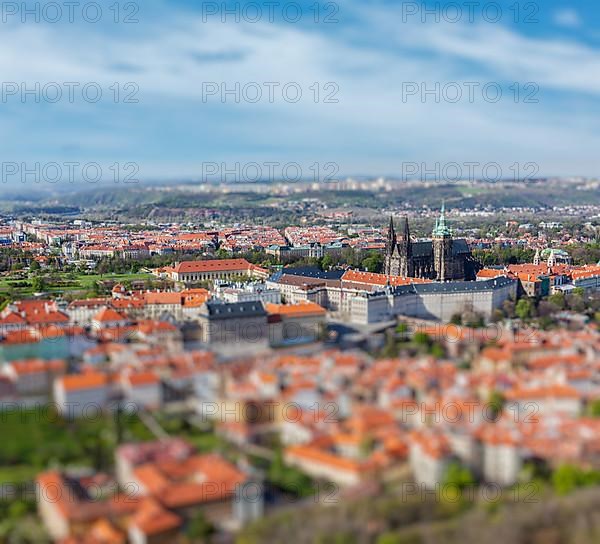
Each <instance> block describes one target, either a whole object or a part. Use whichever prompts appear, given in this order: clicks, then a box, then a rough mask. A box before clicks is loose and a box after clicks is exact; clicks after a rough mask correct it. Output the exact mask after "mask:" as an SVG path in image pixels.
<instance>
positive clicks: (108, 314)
mask: <svg viewBox="0 0 600 544" xmlns="http://www.w3.org/2000/svg"><path fill="white" fill-rule="evenodd" d="M93 321H98V322H99V323H107V322H111V321H127V319H126V318H125V317H124V316H122V315H121V314H120V313H119V312H117V311H115V310H113V309H112V308H109V307H106V308H102V310H100V311H99V312H98V313H97V314H96V315H95V316H94V317H93Z"/></svg>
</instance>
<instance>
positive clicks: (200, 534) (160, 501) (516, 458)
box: [0, 201, 600, 544]
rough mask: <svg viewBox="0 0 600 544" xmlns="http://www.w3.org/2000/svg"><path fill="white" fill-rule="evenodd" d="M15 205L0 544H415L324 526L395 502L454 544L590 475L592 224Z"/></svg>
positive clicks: (593, 463)
mask: <svg viewBox="0 0 600 544" xmlns="http://www.w3.org/2000/svg"><path fill="white" fill-rule="evenodd" d="M29 213H30V212H27V213H25V214H23V216H18V217H17V216H15V215H14V214H11V215H6V216H4V218H3V219H2V221H1V222H0V273H1V275H0V300H1V307H0V308H1V309H0V361H1V366H0V407H1V410H0V428H1V429H3V433H2V434H3V435H4V436H7V437H10V443H9V444H8V445H7V447H3V448H0V491H2V493H1V495H0V519H1V520H2V521H1V522H0V535H2V536H1V538H3V537H4V535H8V536H7V538H10V537H11V535H12V537H14V538H17V536H14V535H21V534H26V535H28V536H27V538H30V539H32V540H29V541H35V542H52V541H54V542H62V543H86V544H88V543H121V542H135V543H154V542H240V543H247V542H267V541H268V542H279V541H281V535H282V534H285V530H288V529H289V526H295V525H297V530H298V531H299V533H300V532H301V533H303V534H304V533H306V538H305V539H304V540H302V542H304V541H306V542H314V541H317V540H315V539H317V538H318V531H325V532H327V534H330V535H334V537H335V535H336V534H337V538H338V540H335V542H338V541H339V542H354V541H356V542H375V543H377V544H380V543H386V544H387V543H395V542H408V541H409V540H405V538H409V536H410V535H416V536H414V538H415V539H417V540H410V541H411V542H413V541H414V542H421V541H423V542H425V540H424V536H423V534H421V532H420V531H424V529H423V528H420V525H419V522H420V521H422V520H424V519H426V514H425V513H423V512H422V513H412V514H411V515H410V516H409V515H408V513H407V514H406V516H407V517H406V519H405V521H399V519H401V518H402V517H403V515H399V517H398V519H396V518H395V517H394V516H384V515H383V513H381V514H372V517H371V518H369V519H370V521H371V522H372V523H371V524H369V523H366V522H364V520H363V522H364V523H362V524H361V523H359V522H360V521H361V517H360V515H358V517H357V519H356V527H355V531H354V532H355V533H356V535H358V536H357V537H356V540H346V536H347V534H348V533H346V532H344V531H348V526H347V525H344V527H343V528H342V527H336V526H331V519H332V518H331V517H330V514H331V515H333V513H336V514H335V515H338V514H339V515H341V513H340V512H342V509H344V508H351V507H352V505H355V506H356V505H359V504H363V502H361V501H365V500H368V501H372V503H373V504H375V505H380V506H381V508H382V512H383V510H384V509H385V506H384V505H385V504H388V505H389V504H394V502H393V501H397V500H399V499H398V497H402V500H400V502H399V503H398V504H397V506H396V507H397V508H398V509H399V511H406V512H408V510H407V509H408V508H409V504H411V501H412V500H415V501H418V502H419V503H420V504H422V505H428V504H429V505H430V507H431V509H432V510H431V512H430V515H433V516H437V518H436V519H438V521H439V523H440V528H439V530H440V532H441V533H440V534H442V535H444V534H447V535H450V532H451V529H450V525H448V524H449V523H451V520H452V519H460V517H461V516H466V515H469V512H472V511H475V510H477V509H478V508H480V507H481V505H482V504H485V503H489V502H491V501H492V499H489V496H490V494H491V493H494V497H495V498H494V499H493V503H494V505H495V508H498V509H500V510H501V511H507V512H510V509H511V508H512V507H513V506H514V504H515V503H517V505H518V506H519V505H522V506H526V505H527V501H528V500H529V499H532V498H533V500H534V501H539V500H541V499H542V497H547V496H553V497H554V496H555V497H567V498H568V497H571V496H574V495H573V494H577V493H579V492H581V490H580V488H582V487H586V486H588V485H589V484H590V483H592V482H599V481H600V464H599V462H598V460H599V459H600V444H599V443H598V439H597V436H598V432H600V364H599V363H600V331H599V329H598V327H599V326H600V262H599V261H600V245H599V244H598V229H599V228H600V227H599V226H598V221H595V222H594V221H593V220H590V221H589V222H587V223H586V224H585V225H582V226H577V228H573V227H572V226H571V225H570V224H567V223H565V222H563V221H559V220H554V219H552V220H550V219H547V218H545V217H543V218H538V217H531V218H530V219H529V220H528V221H519V220H514V219H507V220H506V221H504V223H502V224H497V225H496V226H494V229H495V231H494V232H491V231H486V230H485V229H484V228H483V227H481V228H478V227H474V226H465V225H464V224H463V223H462V220H461V217H462V216H461V212H460V210H458V209H456V208H453V207H452V206H451V205H448V204H446V203H443V202H441V201H440V203H439V205H438V207H437V209H436V210H435V213H433V214H432V217H431V221H429V219H428V220H427V221H426V222H425V223H424V222H422V221H420V218H419V217H418V216H415V215H414V214H410V218H409V217H408V215H409V214H404V213H401V212H400V213H398V212H396V213H391V214H390V216H388V217H381V218H380V221H379V222H378V224H376V225H369V224H361V223H360V222H346V221H345V219H347V218H348V216H347V215H345V216H344V215H340V216H339V217H337V218H336V221H334V222H330V223H327V222H325V224H303V225H301V226H298V225H290V226H284V227H281V228H280V227H276V226H267V225H260V226H257V225H252V224H251V223H249V222H248V223H235V224H229V225H225V224H218V222H214V221H213V222H211V225H206V224H203V225H200V224H191V223H189V222H168V223H162V222H154V221H150V220H147V221H144V222H119V221H116V220H110V221H109V220H97V219H85V218H78V219H72V218H65V217H62V218H61V217H57V216H55V217H52V218H48V217H46V218H39V217H38V218H36V217H29V216H28V215H29ZM431 223H433V224H431ZM457 497H458V498H457ZM457 500H458V501H459V504H460V508H458V507H452V508H455V509H454V510H452V512H450V510H449V509H450V507H451V505H453V504H455V503H456V501H457ZM565 500H566V499H565ZM386 501H387V502H386ZM396 507H395V508H396ZM314 509H316V510H314ZM403 509H404V510H403ZM503 509H504V510H503ZM308 511H310V512H312V514H311V515H312V516H314V518H313V519H314V524H313V525H312V526H311V527H304V526H303V522H302V520H303V519H304V520H305V519H306V515H308V514H307V512H308ZM490 512H491V510H490ZM328 513H329V514H328ZM486 515H487V514H486ZM490 515H491V514H490ZM378 516H379V517H378ZM304 523H305V522H304ZM351 526H352V527H354V525H352V524H351ZM286 527H287V528H288V529H286ZM453 530H455V529H453ZM2 531H3V532H2ZM311 531H312V532H311ZM336 531H338V532H337V533H336ZM409 533H410V534H409ZM460 534H461V533H460V531H459V532H458V533H456V532H455V533H452V535H454V536H453V537H452V538H456V539H458V540H457V541H459V540H460V538H461V537H460ZM344 535H346V536H344ZM407 535H409V536H407ZM1 538H0V541H1ZM348 538H350V537H348ZM448 538H450V536H448ZM8 541H12V540H8ZM298 541H299V542H300V540H298Z"/></svg>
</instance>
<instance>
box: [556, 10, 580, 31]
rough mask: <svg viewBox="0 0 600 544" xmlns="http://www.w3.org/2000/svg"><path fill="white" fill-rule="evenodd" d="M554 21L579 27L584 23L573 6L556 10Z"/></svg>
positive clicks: (562, 24)
mask: <svg viewBox="0 0 600 544" xmlns="http://www.w3.org/2000/svg"><path fill="white" fill-rule="evenodd" d="M554 22H555V23H556V24H557V25H559V26H564V27H567V28H578V27H580V26H581V24H582V21H581V17H580V16H579V13H578V12H577V10H574V9H572V8H563V9H559V10H557V11H555V12H554Z"/></svg>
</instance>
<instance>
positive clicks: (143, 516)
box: [131, 499, 182, 535]
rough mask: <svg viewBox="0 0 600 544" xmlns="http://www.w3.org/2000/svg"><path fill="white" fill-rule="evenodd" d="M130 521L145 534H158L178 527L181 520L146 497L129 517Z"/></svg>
mask: <svg viewBox="0 0 600 544" xmlns="http://www.w3.org/2000/svg"><path fill="white" fill-rule="evenodd" d="M131 523H132V525H135V526H136V527H137V528H138V529H139V530H140V531H141V532H142V533H144V534H145V535H158V534H160V533H166V532H168V531H173V530H175V529H178V528H179V527H180V526H181V524H182V520H181V518H180V517H179V516H177V515H176V514H173V513H172V512H169V511H168V510H165V509H164V508H163V507H162V506H160V504H159V503H158V502H157V501H155V500H154V499H146V500H145V501H144V502H143V503H142V504H141V506H140V508H139V509H138V511H137V512H136V513H135V515H134V516H133V517H132V518H131Z"/></svg>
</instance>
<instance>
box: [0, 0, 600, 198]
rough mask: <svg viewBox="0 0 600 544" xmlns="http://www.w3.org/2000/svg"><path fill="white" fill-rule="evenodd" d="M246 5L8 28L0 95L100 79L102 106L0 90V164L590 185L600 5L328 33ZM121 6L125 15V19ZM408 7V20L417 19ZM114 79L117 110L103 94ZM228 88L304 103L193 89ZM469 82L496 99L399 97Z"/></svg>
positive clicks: (387, 10)
mask: <svg viewBox="0 0 600 544" xmlns="http://www.w3.org/2000/svg"><path fill="white" fill-rule="evenodd" d="M256 3H258V4H259V5H261V6H262V7H263V8H264V12H263V17H262V19H261V20H259V21H258V22H255V23H251V22H248V21H246V20H243V19H242V21H240V22H239V23H236V22H235V21H234V20H233V16H231V15H230V16H228V21H227V22H225V23H223V22H221V20H220V16H219V14H216V15H206V14H205V16H204V17H203V13H202V3H201V2H199V1H184V0H169V1H168V2H166V1H162V0H143V3H141V4H140V6H139V12H138V13H137V14H136V15H135V17H136V18H137V19H139V22H138V23H132V24H124V23H114V21H113V15H114V14H113V13H112V12H111V11H110V10H109V6H110V5H113V4H114V1H113V0H110V1H105V2H100V4H101V5H102V6H103V8H104V11H103V16H102V18H101V20H100V21H99V22H98V23H95V24H92V23H89V22H86V21H84V20H82V18H81V16H80V14H79V13H76V16H75V19H76V20H75V22H73V23H69V22H67V21H66V20H65V19H66V17H63V20H61V21H60V22H58V23H54V24H53V23H49V22H47V21H46V22H44V21H42V22H40V23H35V22H32V21H30V20H29V21H26V22H25V23H23V22H21V21H20V20H19V17H18V16H7V17H6V22H0V27H1V28H0V73H1V74H2V81H3V82H4V86H5V89H6V84H7V82H15V83H18V84H21V83H26V84H27V85H28V86H30V87H32V86H34V84H35V83H36V82H39V83H40V85H41V86H43V85H45V84H46V83H49V82H56V83H58V84H59V85H60V86H62V87H63V90H64V86H63V83H64V82H78V83H80V84H81V85H83V84H85V83H88V82H95V83H96V84H97V85H98V86H99V87H100V88H101V89H102V90H103V98H102V99H101V100H100V101H99V102H97V103H88V102H86V101H85V100H83V99H82V98H81V95H80V93H78V92H76V93H75V101H74V102H73V103H70V102H69V101H68V100H67V99H66V98H65V96H64V95H63V99H61V100H59V101H58V102H56V103H50V102H48V101H47V100H45V99H44V97H43V96H42V97H41V100H40V102H39V103H33V102H32V101H31V99H29V100H28V101H27V102H26V103H22V101H21V96H20V94H17V95H16V96H14V95H9V96H5V97H4V98H3V100H2V103H0V124H1V125H0V126H1V127H2V130H1V131H0V157H1V160H2V162H21V161H25V162H26V163H27V164H32V163H34V162H42V163H43V162H49V161H56V162H59V163H61V162H67V161H76V162H82V163H84V162H89V161H95V162H98V163H101V164H105V165H107V164H112V163H114V162H119V163H125V162H135V163H137V164H139V168H140V172H139V178H140V179H151V178H165V179H174V180H176V179H179V178H182V177H186V178H189V177H195V178H197V177H199V176H200V174H201V168H202V167H201V165H202V163H203V162H204V163H205V162H218V163H221V162H224V163H226V164H228V165H233V164H234V163H236V162H239V163H246V162H257V163H259V164H263V163H265V162H269V161H273V162H280V163H287V162H297V163H300V164H301V165H306V167H307V166H308V165H310V164H313V163H315V162H318V163H320V164H322V163H325V162H335V163H337V164H338V165H339V171H340V173H342V174H348V175H351V174H363V175H394V174H399V173H400V172H401V171H402V166H403V164H405V163H409V162H411V163H412V162H416V163H418V164H420V165H426V167H428V168H433V167H434V165H435V164H445V163H449V162H454V163H458V164H460V165H464V164H465V163H469V162H476V163H480V164H487V163H491V162H495V163H498V164H500V165H502V168H503V169H504V171H505V172H508V170H509V165H511V164H514V163H519V164H522V165H523V164H526V163H535V164H537V165H539V173H540V174H543V175H590V176H594V175H598V174H599V173H600V158H599V156H600V153H598V150H599V149H600V131H599V129H598V127H600V107H599V104H600V102H599V100H598V99H599V97H600V30H598V28H600V25H599V24H598V23H599V18H600V6H599V5H598V4H597V3H594V2H589V1H580V2H562V1H556V0H543V2H542V1H541V0H540V1H539V2H528V1H526V0H525V1H522V2H520V3H515V1H514V0H511V1H508V2H497V3H493V2H484V1H482V2H480V3H479V5H480V6H481V8H480V7H474V8H473V9H474V12H473V13H474V16H475V19H474V21H473V22H470V21H469V20H468V18H469V13H468V7H466V4H464V3H462V2H460V1H459V2H455V3H454V4H458V5H459V6H461V8H462V9H463V13H462V16H461V17H459V18H458V20H457V21H456V22H451V21H449V20H447V19H448V17H458V15H457V13H456V12H453V11H452V10H451V9H450V7H449V6H448V5H449V4H451V3H449V2H428V4H429V5H430V7H431V8H432V9H434V8H435V6H436V5H437V6H438V7H440V8H442V9H446V10H449V11H447V12H446V14H447V15H448V17H447V18H445V17H443V16H440V20H439V21H436V20H435V15H432V14H428V15H426V16H425V17H426V20H425V21H424V22H423V20H422V19H421V17H422V15H423V13H422V11H421V10H422V7H423V3H422V2H414V3H412V4H413V6H412V7H411V8H410V9H408V6H407V5H406V3H405V5H404V8H403V7H402V3H401V2H399V1H393V2H392V1H390V2H387V1H382V0H378V1H375V0H352V1H342V2H339V4H338V8H339V9H338V10H337V13H336V14H335V15H334V16H333V18H335V19H337V21H338V22H334V23H324V22H320V23H315V21H314V12H313V11H312V10H311V6H313V5H314V1H304V2H298V4H300V5H301V7H302V9H303V13H302V17H301V19H300V21H299V22H296V23H292V22H288V21H286V20H284V18H283V17H282V15H281V11H280V9H278V7H275V8H274V12H275V14H276V17H275V20H274V21H273V22H271V21H269V20H268V18H267V15H266V11H267V9H268V8H266V7H265V3H264V2H261V1H259V2H256ZM82 4H84V2H82ZM126 4H127V2H121V3H120V15H121V17H122V16H124V15H126V14H127V13H130V12H131V10H130V8H129V7H127V8H126V7H125V5H126ZM214 4H215V5H217V7H219V5H220V4H221V2H217V3H214ZM234 4H235V2H230V5H232V6H233V5H234ZM239 4H241V5H245V4H248V2H240V3H239ZM287 4H289V2H288V3H287ZM489 4H495V5H500V6H501V8H502V15H501V17H500V20H499V21H498V22H491V21H489V20H486V18H485V17H484V16H483V12H482V9H483V6H486V9H488V10H489V11H487V12H486V14H487V16H488V19H489V18H494V17H495V16H496V14H497V12H495V11H494V7H493V6H488V5H489ZM280 5H282V6H283V5H286V2H285V0H280ZM515 5H518V6H519V8H518V10H516V8H515ZM415 6H416V8H418V10H419V12H418V13H417V14H411V9H413V8H414V7H415ZM511 6H513V7H512V9H511ZM206 9H207V8H206V4H205V10H206ZM248 9H250V8H248ZM321 9H322V11H320V13H321V16H324V15H327V14H328V13H329V14H331V12H332V8H331V6H328V5H327V2H321ZM403 9H404V15H403ZM248 13H251V12H248ZM290 13H291V12H290ZM517 15H518V17H517ZM515 18H518V21H516V20H515ZM115 82H116V83H118V84H119V87H121V95H120V98H121V101H120V103H114V100H113V99H112V94H111V92H112V91H111V90H110V89H109V88H110V86H111V85H113V84H114V83H115ZM236 82H238V83H239V84H240V85H241V86H244V85H246V84H248V83H250V82H255V83H257V84H258V85H259V86H260V87H261V88H262V90H263V93H266V87H264V85H263V84H264V82H275V83H279V84H280V86H279V88H281V86H282V85H284V84H286V83H293V84H294V85H295V86H296V87H299V88H300V89H301V90H302V93H303V96H302V99H301V100H300V101H298V102H297V103H291V102H289V101H286V100H284V99H283V97H282V95H281V93H280V92H278V91H277V90H276V91H275V95H274V97H275V98H274V101H273V103H271V102H269V101H268V100H267V99H266V98H264V99H262V100H260V101H258V102H256V103H249V102H244V101H243V100H242V102H241V103H233V102H231V99H228V101H227V102H226V103H222V102H221V100H219V98H218V97H215V96H208V97H205V99H204V100H203V92H202V89H203V85H204V86H205V87H206V85H207V84H210V83H216V84H217V85H218V86H222V85H226V86H228V88H230V87H232V86H233V85H234V84H235V83H236ZM315 82H317V83H318V85H319V87H320V88H321V95H320V98H321V99H322V97H323V91H324V90H326V89H324V88H323V87H324V85H325V84H327V83H333V84H334V85H335V87H328V90H331V89H334V88H335V89H337V92H336V93H335V98H337V99H338V101H337V102H334V103H324V102H323V101H322V100H320V101H319V102H318V103H315V102H314V100H313V99H312V96H313V95H312V92H313V91H311V90H310V87H311V86H312V85H313V84H314V83H315ZM465 82H469V83H470V84H475V83H477V84H479V85H480V86H481V85H483V84H486V83H493V84H494V85H495V86H500V87H501V88H502V90H503V97H502V99H500V100H499V101H498V102H496V103H490V102H488V101H486V100H484V99H483V96H482V94H481V92H480V91H479V90H476V91H475V94H474V100H473V101H472V102H471V101H469V100H467V99H466V98H463V99H461V100H459V101H458V102H455V103H450V102H448V101H444V100H443V99H442V100H441V101H440V102H439V103H435V102H433V101H432V98H431V97H429V98H427V100H426V101H425V103H423V101H422V100H420V99H419V97H418V96H416V97H415V96H409V97H408V98H407V99H406V101H405V102H403V100H402V89H403V86H404V87H405V86H406V85H407V84H410V83H416V84H417V85H419V86H422V85H427V86H428V87H433V86H434V85H435V84H436V83H438V84H440V85H441V86H443V85H447V84H448V83H451V84H452V85H458V86H459V87H460V88H461V89H463V91H464V92H466V87H465ZM528 82H533V83H534V84H535V85H536V86H537V88H538V90H537V91H536V92H535V93H534V98H536V99H537V102H527V103H526V102H523V100H522V97H523V95H522V94H521V95H520V97H521V99H520V100H519V101H518V102H517V103H515V101H514V99H513V96H514V95H513V94H512V93H513V92H514V91H511V89H510V86H511V85H513V84H514V83H517V84H518V87H519V89H520V90H521V93H522V92H524V91H527V89H524V88H523V86H524V85H525V84H526V83H528ZM126 83H134V84H135V85H136V86H137V88H138V89H139V90H138V91H137V92H136V94H135V98H137V99H138V102H137V103H123V102H122V97H123V94H122V93H123V88H122V87H123V86H124V85H125V84H126ZM531 89H532V88H530V89H529V90H531ZM205 90H206V88H205ZM263 96H264V94H263ZM1 190H2V189H1V187H0V191H1Z"/></svg>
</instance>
